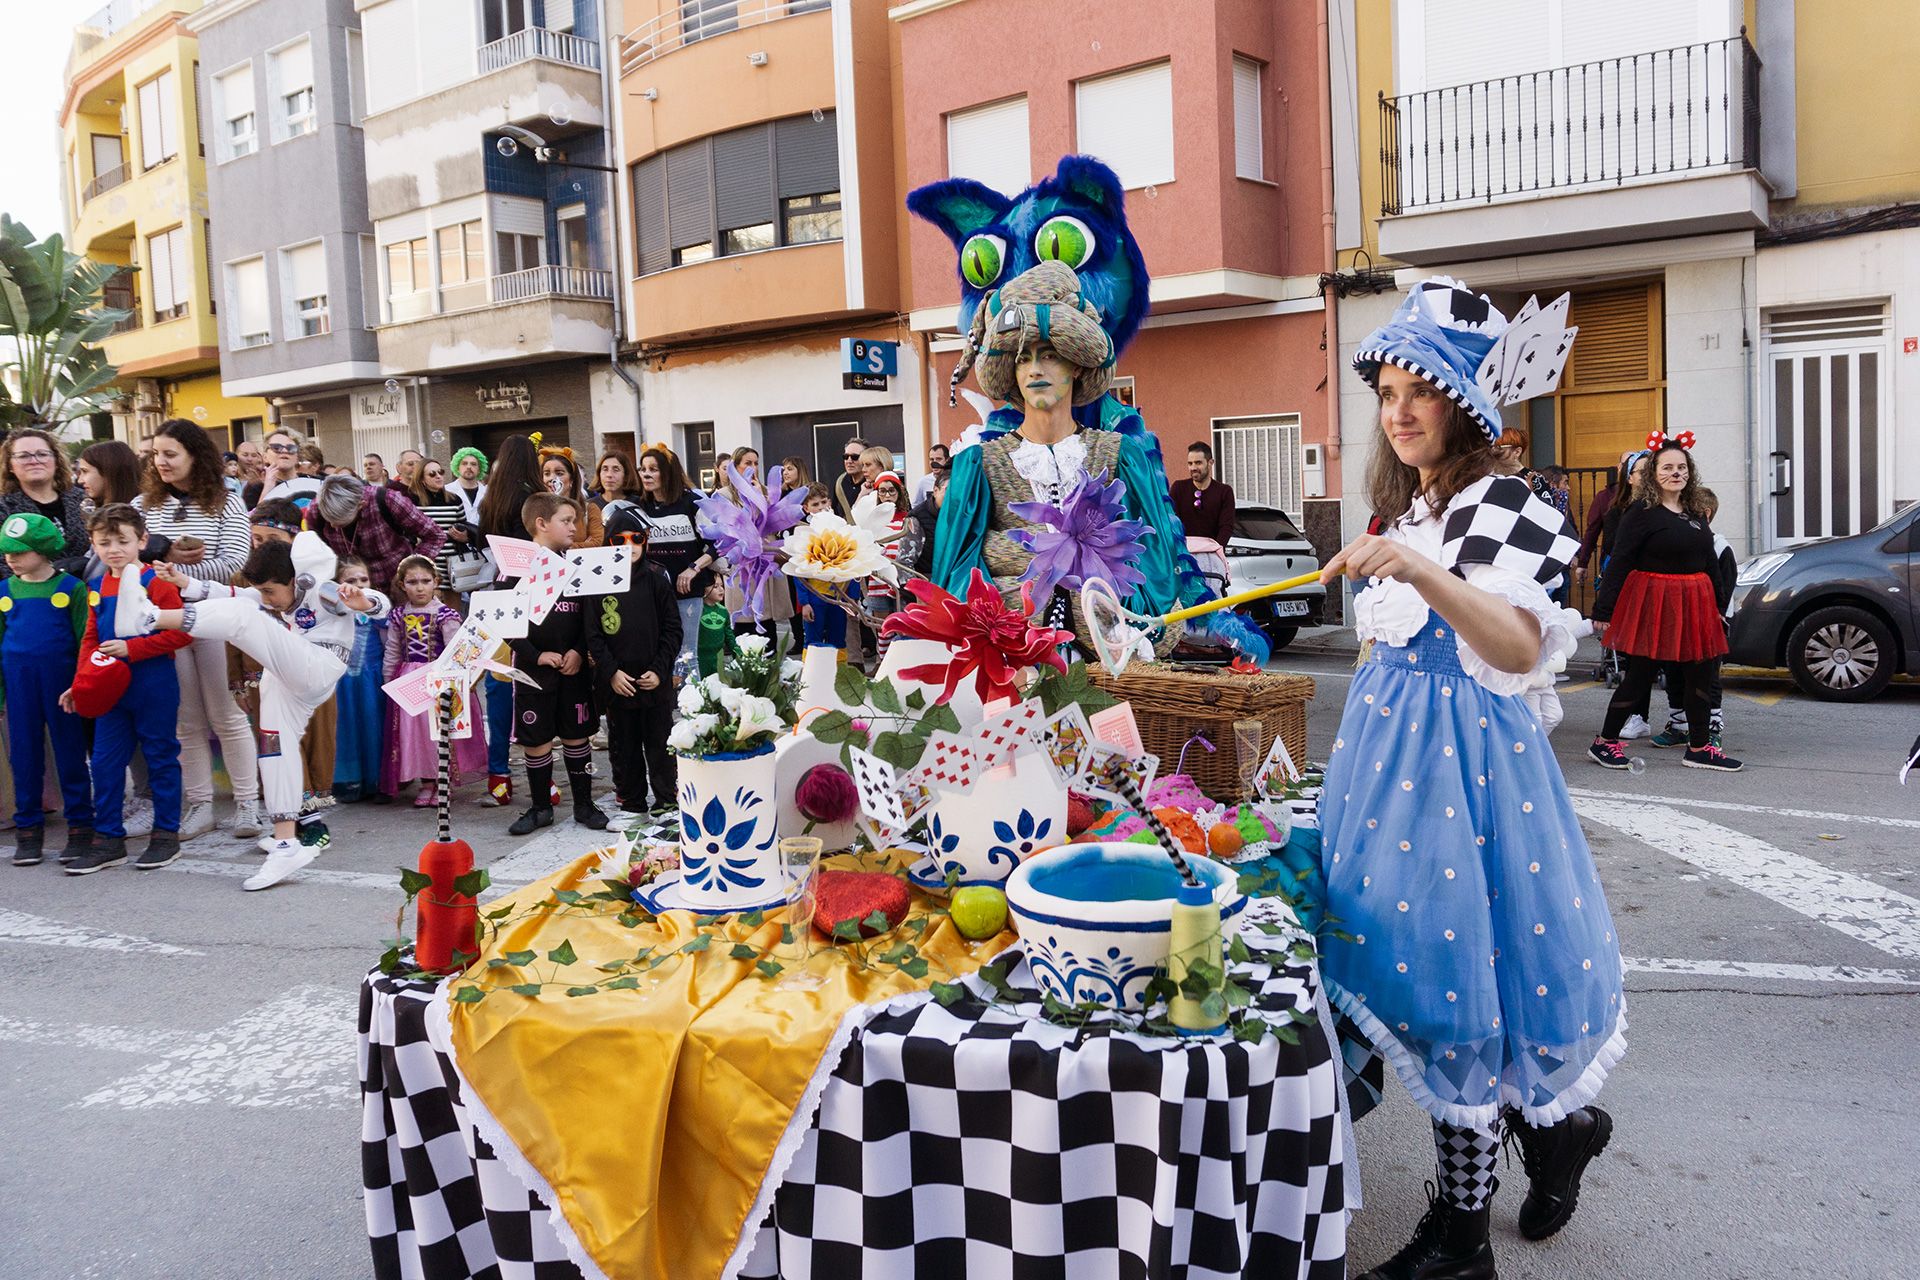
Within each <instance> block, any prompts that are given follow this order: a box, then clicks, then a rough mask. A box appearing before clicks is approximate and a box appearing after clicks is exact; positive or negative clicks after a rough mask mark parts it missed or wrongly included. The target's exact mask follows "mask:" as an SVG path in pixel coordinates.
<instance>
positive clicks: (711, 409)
mask: <svg viewBox="0 0 1920 1280" xmlns="http://www.w3.org/2000/svg"><path fill="white" fill-rule="evenodd" d="M623 21H624V23H625V25H626V30H625V31H624V32H623V33H622V35H621V36H620V39H619V40H618V42H617V45H618V51H619V57H620V65H619V78H618V84H619V101H620V110H621V114H622V119H621V147H622V154H621V157H620V166H621V169H622V170H623V172H624V175H625V177H624V181H625V198H626V200H627V203H628V207H629V208H630V211H631V222H630V223H629V225H630V226H631V228H632V236H631V239H630V241H629V244H628V250H629V253H630V255H631V257H630V261H629V264H628V265H629V269H630V278H629V279H628V280H627V281H626V282H625V288H626V290H627V296H628V298H629V301H630V305H629V307H628V312H627V314H628V324H627V336H628V339H629V341H630V342H631V344H632V345H633V347H634V348H635V353H634V376H635V377H636V378H637V380H638V382H639V384H640V386H641V388H642V391H643V399H644V402H645V404H646V412H647V422H648V431H647V434H648V435H649V437H651V438H652V439H655V440H664V441H666V442H668V443H669V444H671V445H672V447H673V448H674V449H675V450H676V452H678V453H679V454H680V455H681V457H682V458H683V459H684V460H685V461H686V463H687V466H688V469H689V470H690V471H691V472H692V473H693V475H694V478H695V480H696V482H698V483H707V484H711V483H712V482H713V480H714V472H715V468H716V464H717V459H718V458H719V456H720V455H721V454H724V453H726V452H728V451H730V450H733V449H735V448H738V447H740V446H742V445H752V446H753V447H755V448H756V449H758V450H759V451H760V452H761V454H762V456H763V457H764V458H765V459H767V460H768V462H769V463H771V462H776V461H778V460H779V459H781V458H785V457H799V458H801V459H803V460H805V461H806V463H807V466H808V470H809V472H810V473H812V474H813V475H815V476H821V475H827V476H832V475H837V474H839V471H840V456H841V452H842V449H841V446H842V445H844V444H845V443H846V441H847V440H849V439H851V438H852V437H854V436H860V437H863V438H865V439H867V440H869V441H871V442H874V443H878V444H883V445H885V446H887V447H888V448H890V449H892V450H893V451H894V452H895V453H896V454H897V455H899V456H900V458H901V460H902V462H903V463H904V464H905V465H907V467H908V469H909V470H911V471H913V472H914V473H915V474H918V472H919V469H920V468H921V467H922V466H923V465H924V461H925V444H926V440H927V429H926V422H925V417H924V414H925V407H924V404H925V402H924V397H923V396H922V394H921V389H922V387H923V385H924V381H925V379H924V377H923V375H922V370H921V365H920V361H919V358H918V355H917V353H916V351H915V349H914V346H913V344H912V343H911V341H910V340H909V339H910V335H909V334H908V332H907V331H906V330H905V328H904V326H902V325H901V323H900V321H899V313H900V310H901V302H900V291H899V284H898V280H899V262H898V248H897V246H898V235H899V226H900V221H901V218H902V216H903V214H902V212H901V204H900V201H901V199H902V191H901V188H900V185H899V183H898V181H897V180H896V174H895V168H894V150H895V148H894V138H895V129H896V121H895V116H894V110H893V104H892V99H891V89H890V79H889V75H890V69H891V57H890V53H889V48H888V41H889V38H890V32H889V29H888V24H887V16H886V7H885V4H884V3H882V2H881V0H832V3H829V2H828V0H726V2H725V3H712V2H706V0H687V2H685V3H680V2H678V0H629V2H628V3H627V4H626V6H625V17H624V19H623ZM846 338H857V339H868V340H872V341H874V342H880V343H893V344H895V345H896V348H897V351H898V359H897V362H896V364H895V368H896V370H897V372H896V373H895V374H894V375H891V376H887V375H875V376H874V377H873V378H870V379H869V380H868V381H869V382H870V383H876V384H877V385H874V386H872V387H871V388H870V389H869V388H868V387H856V386H854V385H853V380H852V379H851V378H850V377H849V376H848V373H847V371H846V370H845V368H844V367H843V360H842V354H841V352H842V346H841V344H842V340H843V339H846Z"/></svg>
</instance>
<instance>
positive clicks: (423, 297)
mask: <svg viewBox="0 0 1920 1280" xmlns="http://www.w3.org/2000/svg"><path fill="white" fill-rule="evenodd" d="M416 242H418V243H423V244H424V245H425V248H424V249H423V250H422V251H421V253H420V254H419V255H418V256H419V257H420V258H421V259H422V260H423V261H424V262H425V264H426V268H427V278H426V280H424V281H422V280H419V279H415V278H413V274H414V273H413V261H414V258H415V256H416V255H415V254H414V252H413V249H412V246H413V245H414V244H415V243H416ZM400 245H406V246H408V249H407V275H408V277H409V279H408V284H409V286H410V287H409V288H408V289H407V291H406V292H405V293H396V292H394V281H393V250H394V249H395V248H397V247H399V246H400ZM378 253H379V255H380V259H379V261H380V284H381V289H380V300H381V301H380V311H381V314H382V315H384V316H385V317H386V320H387V323H389V324H392V323H396V322H400V321H406V320H418V319H420V318H422V317H423V316H430V315H432V314H433V313H434V312H435V311H436V310H438V309H439V308H438V305H437V299H438V294H437V293H436V291H435V290H436V285H437V280H436V276H437V274H438V273H437V271H436V269H435V266H434V236H433V232H432V230H430V229H429V228H427V227H424V226H416V227H413V228H410V233H409V234H402V235H397V236H395V237H394V238H393V239H391V240H388V241H386V242H384V243H382V244H381V245H380V246H379V248H378ZM396 304H401V305H398V306H396Z"/></svg>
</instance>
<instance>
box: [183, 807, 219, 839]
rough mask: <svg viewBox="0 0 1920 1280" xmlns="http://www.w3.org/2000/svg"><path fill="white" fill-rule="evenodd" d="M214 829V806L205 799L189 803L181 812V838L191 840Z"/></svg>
mask: <svg viewBox="0 0 1920 1280" xmlns="http://www.w3.org/2000/svg"><path fill="white" fill-rule="evenodd" d="M211 830H213V806H212V805H210V804H208V803H207V802H206V801H204V800H200V801H196V802H195V803H193V804H190V805H188V806H187V807H186V808H185V809H184V810H182V811H181V813H180V838H181V839H182V840H191V839H193V838H194V837H195V836H203V835H205V834H207V832H209V831H211Z"/></svg>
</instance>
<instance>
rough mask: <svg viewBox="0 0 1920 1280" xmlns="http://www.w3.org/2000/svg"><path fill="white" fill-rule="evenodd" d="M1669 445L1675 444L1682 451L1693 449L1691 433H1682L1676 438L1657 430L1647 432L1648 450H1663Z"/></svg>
mask: <svg viewBox="0 0 1920 1280" xmlns="http://www.w3.org/2000/svg"><path fill="white" fill-rule="evenodd" d="M1670 444H1677V445H1679V446H1680V447H1681V448H1682V449H1691V448H1693V432H1691V431H1682V432H1681V433H1680V434H1679V435H1677V436H1670V435H1668V434H1667V433H1666V432H1664V431H1661V430H1658V429H1655V430H1653V431H1649V432H1647V448H1648V449H1664V448H1666V447H1667V446H1668V445H1670Z"/></svg>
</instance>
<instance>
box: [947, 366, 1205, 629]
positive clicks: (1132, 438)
mask: <svg viewBox="0 0 1920 1280" xmlns="http://www.w3.org/2000/svg"><path fill="white" fill-rule="evenodd" d="M1074 416H1075V417H1076V418H1077V419H1079V420H1080V421H1081V424H1082V425H1083V426H1086V427H1089V428H1091V429H1092V430H1096V431H1114V432H1118V433H1119V435H1120V474H1119V475H1118V476H1117V477H1115V478H1116V479H1118V480H1119V481H1121V483H1123V484H1125V485H1126V487H1127V498H1126V505H1127V515H1128V516H1129V517H1131V518H1132V519H1135V520H1142V521H1145V522H1146V526H1147V534H1146V538H1145V540H1144V544H1143V545H1142V547H1141V554H1140V558H1139V560H1138V564H1139V566H1140V571H1141V573H1143V574H1144V575H1145V576H1146V581H1145V582H1143V583H1142V584H1141V585H1140V587H1139V589H1138V590H1136V591H1135V592H1134V593H1133V594H1132V595H1131V596H1129V597H1128V598H1127V600H1126V601H1125V603H1126V606H1127V608H1129V609H1132V610H1133V611H1134V612H1136V613H1143V614H1150V615H1151V614H1162V613H1168V612H1171V611H1172V610H1174V609H1178V608H1182V607H1184V606H1186V605H1190V604H1199V603H1200V602H1201V601H1203V600H1210V599H1212V598H1213V595H1214V593H1213V591H1212V590H1211V589H1210V588H1209V587H1208V585H1207V581H1206V579H1205V578H1203V577H1201V576H1200V569H1199V566H1198V565H1196V564H1195V563H1194V561H1193V557H1192V556H1191V555H1189V554H1188V553H1187V531H1186V527H1185V526H1184V525H1182V524H1181V523H1180V517H1179V516H1178V515H1177V514H1176V513H1175V512H1174V509H1173V499H1172V496H1171V494H1170V493H1169V491H1168V487H1167V468H1166V464H1165V463H1164V462H1163V461H1162V460H1161V456H1160V442H1159V441H1158V440H1157V439H1155V438H1154V436H1153V435H1152V434H1151V433H1150V432H1148V430H1147V425H1146V420H1145V419H1143V418H1142V417H1141V416H1140V415H1139V414H1138V413H1136V412H1135V411H1133V410H1132V409H1129V408H1127V407H1126V406H1125V405H1123V404H1121V403H1120V402H1119V401H1118V400H1115V399H1114V398H1113V397H1112V396H1111V395H1108V396H1102V397H1101V398H1100V399H1099V400H1097V401H1095V402H1094V403H1093V404H1092V405H1089V406H1086V408H1085V409H1082V410H1079V411H1076V413H1075V415H1074ZM1088 419H1092V421H1088ZM1019 425H1020V414H1019V412H1018V411H1017V410H1012V409H1001V410H997V411H996V412H995V413H994V414H993V415H992V416H991V417H990V418H989V419H988V420H987V424H986V428H985V430H984V431H983V432H982V433H981V435H982V439H983V441H984V440H991V439H994V438H995V437H998V436H1002V435H1005V434H1006V433H1007V432H1008V431H1010V430H1013V429H1015V428H1017V427H1018V426H1019ZM992 510H993V499H992V496H991V495H990V494H989V492H988V490H987V475H986V472H985V471H984V470H983V469H982V467H981V452H980V450H978V449H965V450H962V451H961V452H959V453H957V454H955V455H954V456H953V469H952V471H951V472H950V473H949V474H948V477H947V492H946V496H945V497H944V498H943V499H942V500H941V503H940V523H939V525H938V526H937V528H936V531H935V534H934V539H933V573H932V575H931V576H932V578H933V581H934V584H935V585H936V586H940V587H943V588H945V589H946V590H947V591H950V592H952V593H953V594H954V595H957V596H963V597H964V596H965V595H966V592H967V583H968V582H969V580H970V579H971V577H972V575H973V571H974V570H975V569H978V570H980V573H981V576H982V577H984V578H986V579H987V580H988V581H992V580H993V574H992V573H990V572H989V571H988V569H987V562H986V541H987V519H988V516H989V515H990V514H991V512H992ZM995 585H996V586H1000V587H1003V588H1004V587H1011V586H1012V585H1013V584H1012V583H1006V582H1002V583H996V584H995Z"/></svg>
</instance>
